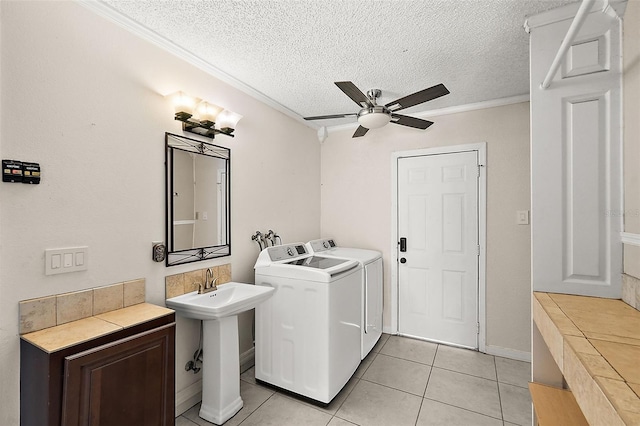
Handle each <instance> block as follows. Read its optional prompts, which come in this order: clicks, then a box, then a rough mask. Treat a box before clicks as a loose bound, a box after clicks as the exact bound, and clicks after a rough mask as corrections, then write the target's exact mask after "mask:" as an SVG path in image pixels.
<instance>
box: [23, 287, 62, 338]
mask: <svg viewBox="0 0 640 426" xmlns="http://www.w3.org/2000/svg"><path fill="white" fill-rule="evenodd" d="M19 311H20V334H25V333H31V332H32V331H38V330H42V329H44V328H48V327H53V326H55V325H56V297H55V296H48V297H40V298H38V299H31V300H23V301H22V302H20V304H19Z"/></svg>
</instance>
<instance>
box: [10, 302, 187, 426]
mask: <svg viewBox="0 0 640 426" xmlns="http://www.w3.org/2000/svg"><path fill="white" fill-rule="evenodd" d="M174 321H175V314H171V315H167V316H164V317H161V318H157V319H154V320H151V321H148V322H145V323H142V324H138V325H136V326H134V327H130V328H126V329H123V330H119V331H117V332H114V333H111V334H109V335H107V336H102V337H99V338H96V339H92V340H90V341H86V342H83V343H80V344H77V345H74V346H71V347H67V348H64V349H61V350H58V351H55V352H51V353H49V352H46V351H43V350H42V349H40V348H39V347H37V346H35V345H32V344H31V343H30V342H28V341H26V340H24V339H23V340H21V348H20V350H21V353H20V356H21V372H20V419H21V420H20V423H21V425H24V426H27V425H28V426H31V425H34V426H42V425H64V426H76V425H101V426H109V425H113V426H126V425H131V426H134V425H135V426H147V425H148V426H155V425H159V426H165V425H173V424H174V421H175V376H174V372H175V322H174Z"/></svg>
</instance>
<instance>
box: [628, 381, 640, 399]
mask: <svg viewBox="0 0 640 426" xmlns="http://www.w3.org/2000/svg"><path fill="white" fill-rule="evenodd" d="M627 384H628V385H629V387H630V388H631V390H633V391H634V392H635V393H636V395H638V398H640V383H627Z"/></svg>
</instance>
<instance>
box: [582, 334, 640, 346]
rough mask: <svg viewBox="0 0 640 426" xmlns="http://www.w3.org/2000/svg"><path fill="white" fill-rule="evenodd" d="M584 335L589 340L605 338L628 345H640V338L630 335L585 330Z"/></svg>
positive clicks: (605, 339) (607, 340) (608, 340)
mask: <svg viewBox="0 0 640 426" xmlns="http://www.w3.org/2000/svg"><path fill="white" fill-rule="evenodd" d="M584 335H585V337H587V338H588V339H589V340H592V339H596V340H604V341H606V342H618V343H625V344H627V345H634V346H640V339H632V338H630V337H622V336H615V335H612V334H602V333H594V332H592V331H585V332H584Z"/></svg>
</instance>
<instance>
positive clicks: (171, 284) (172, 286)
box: [164, 274, 184, 299]
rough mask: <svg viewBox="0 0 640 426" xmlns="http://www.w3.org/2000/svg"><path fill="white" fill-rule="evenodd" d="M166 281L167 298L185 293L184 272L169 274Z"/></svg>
mask: <svg viewBox="0 0 640 426" xmlns="http://www.w3.org/2000/svg"><path fill="white" fill-rule="evenodd" d="M164 282H165V298H166V299H171V298H172V297H176V296H180V295H182V294H184V274H177V275H169V276H168V277H166V278H165V279H164Z"/></svg>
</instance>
